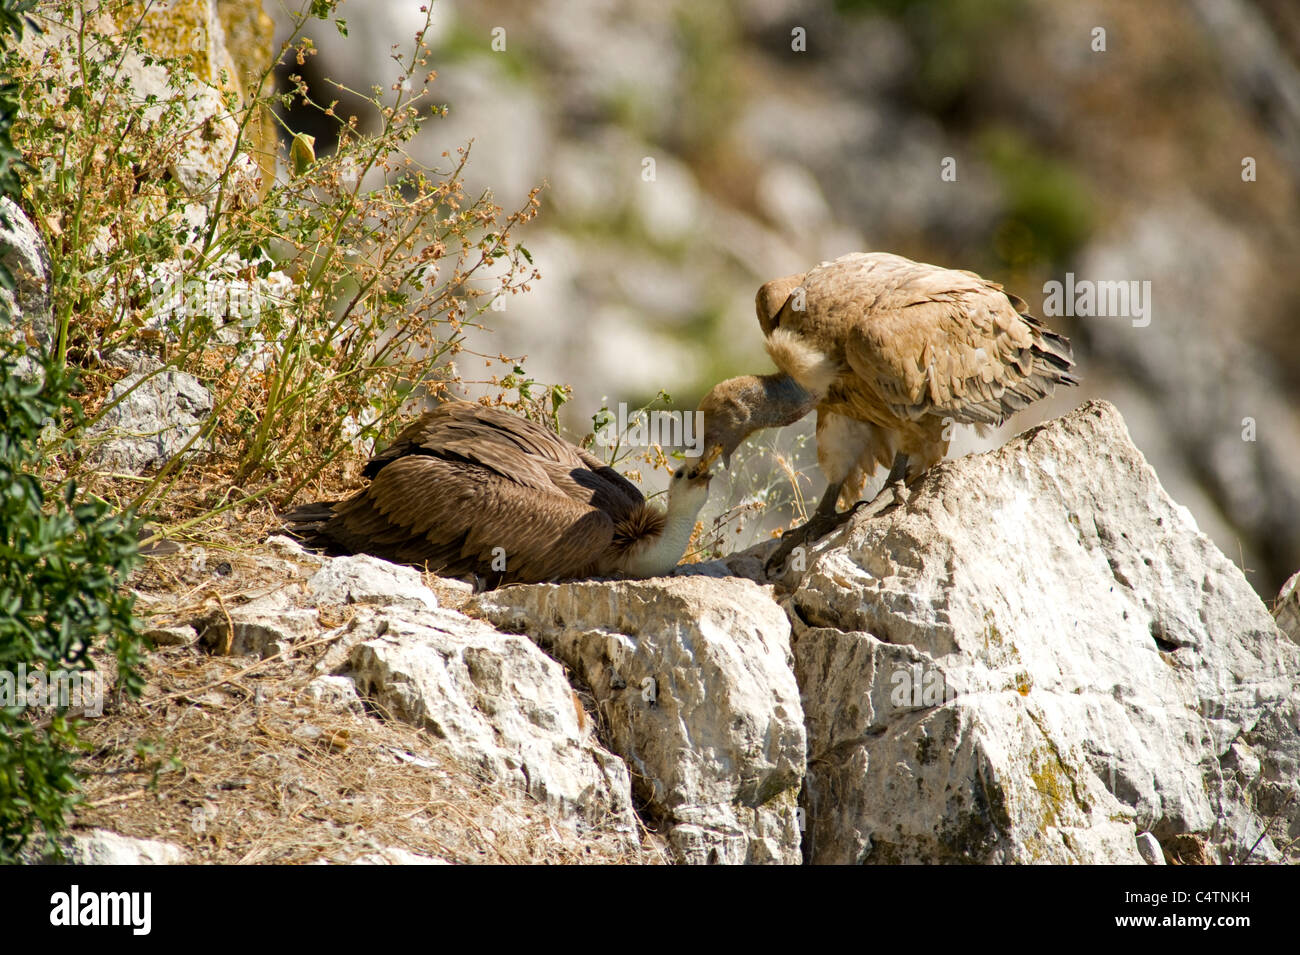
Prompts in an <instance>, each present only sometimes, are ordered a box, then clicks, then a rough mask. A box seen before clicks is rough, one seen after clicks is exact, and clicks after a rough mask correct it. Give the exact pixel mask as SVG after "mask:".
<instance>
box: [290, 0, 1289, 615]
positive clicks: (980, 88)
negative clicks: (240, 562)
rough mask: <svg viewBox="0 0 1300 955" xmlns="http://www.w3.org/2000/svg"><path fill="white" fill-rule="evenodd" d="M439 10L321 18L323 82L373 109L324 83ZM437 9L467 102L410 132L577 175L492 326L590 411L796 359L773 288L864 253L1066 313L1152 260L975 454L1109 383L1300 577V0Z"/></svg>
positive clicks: (1181, 474) (1254, 557) (1273, 578)
mask: <svg viewBox="0 0 1300 955" xmlns="http://www.w3.org/2000/svg"><path fill="white" fill-rule="evenodd" d="M287 2H289V3H293V2H294V0H287ZM420 3H421V0H347V2H346V3H345V4H344V6H343V7H342V8H341V9H340V11H339V12H338V16H341V17H343V18H345V19H346V20H347V24H348V32H349V34H350V35H349V37H348V38H346V39H345V38H343V37H341V36H340V35H339V34H338V32H337V31H336V29H335V27H334V25H333V24H332V23H328V22H326V23H320V24H319V25H313V28H312V29H311V30H309V31H308V33H309V35H311V36H312V37H313V39H314V40H315V42H316V44H317V46H318V47H319V48H320V50H321V53H320V55H319V56H318V57H316V58H314V59H312V60H310V61H308V63H307V64H306V66H305V67H303V68H302V71H305V75H306V76H307V77H308V79H309V80H310V81H311V83H312V85H313V89H314V90H316V91H317V95H318V96H319V98H322V99H325V100H329V99H335V98H343V99H344V103H343V107H342V108H341V109H340V112H343V113H345V114H346V107H347V101H346V98H344V97H343V96H342V94H340V93H339V92H337V91H334V90H332V88H330V87H328V86H327V85H326V84H325V83H324V80H323V78H324V77H327V76H328V77H331V78H333V79H335V80H337V81H339V82H341V83H342V84H343V85H345V86H347V87H351V88H352V89H356V90H368V89H369V88H370V87H371V86H372V85H374V84H380V85H382V86H385V87H386V86H388V85H389V84H390V83H391V82H392V81H393V79H394V77H395V75H396V72H397V67H396V65H395V64H394V62H393V60H392V59H391V53H392V47H393V45H394V44H398V45H400V46H402V47H405V46H408V45H409V44H410V42H411V40H412V38H413V35H414V33H415V31H416V30H417V29H418V28H419V26H420V24H421V23H422V22H423V14H421V13H420V12H419V11H420ZM273 7H274V5H268V9H271V11H272V12H273V13H274V10H273V9H272V8H273ZM434 15H435V23H436V30H435V35H434V36H433V38H432V39H433V41H434V62H433V64H432V65H433V66H434V68H435V69H436V70H437V71H438V74H439V75H438V78H437V80H436V81H435V85H434V90H435V99H437V100H438V101H440V102H445V103H446V104H447V105H448V106H449V112H448V115H447V116H446V117H445V118H441V119H436V120H433V121H431V122H430V123H429V124H428V125H427V127H426V129H425V131H424V132H423V133H422V135H421V138H419V139H418V140H416V141H415V142H414V143H412V144H411V150H412V154H413V155H414V156H415V157H416V158H418V159H419V160H420V161H422V162H425V163H428V164H431V165H439V164H442V165H445V163H446V160H445V159H442V158H440V157H441V154H442V153H443V151H444V150H448V151H451V152H452V154H453V155H454V152H455V148H456V147H457V146H459V145H463V144H464V143H465V142H467V141H469V140H471V139H472V140H473V141H474V145H473V148H472V153H471V161H470V164H469V181H470V183H471V185H474V186H477V187H484V186H490V187H491V188H492V189H493V190H494V192H495V194H496V196H497V199H498V201H499V202H500V203H501V204H502V205H504V206H506V207H507V208H513V207H517V206H518V205H520V204H521V203H522V202H523V201H524V199H525V197H526V195H527V192H528V190H529V188H530V187H532V186H534V185H537V184H541V183H546V185H547V188H546V189H545V191H544V192H543V194H542V203H543V205H542V214H541V215H540V216H539V217H538V219H537V220H536V221H535V222H534V223H532V224H531V225H530V226H529V227H528V229H527V230H526V231H525V232H524V233H523V234H522V235H521V236H520V238H521V239H522V241H523V242H524V244H525V245H526V246H527V247H528V248H529V249H530V250H531V252H532V253H533V256H534V258H535V260H536V262H537V264H538V265H539V267H540V268H541V271H542V280H541V281H540V282H537V283H535V284H534V286H533V288H532V291H531V292H530V293H529V294H527V295H524V296H517V297H513V298H511V299H509V301H508V307H507V309H506V310H505V311H503V312H500V313H490V315H489V318H490V319H491V320H492V325H493V329H494V330H493V332H492V334H491V335H490V336H489V337H486V338H483V339H481V340H480V341H478V342H477V345H478V347H479V348H480V349H481V350H482V351H484V352H487V353H489V354H496V353H498V352H504V353H506V354H511V355H526V356H527V364H526V368H527V371H528V374H529V375H530V376H531V377H533V378H536V379H538V380H540V381H546V382H565V383H568V384H569V385H571V386H572V387H573V391H574V400H573V401H572V403H571V404H570V405H568V406H566V408H565V418H564V422H565V424H566V426H567V427H568V428H569V429H571V430H572V431H573V432H576V433H577V434H582V433H585V432H586V431H588V430H590V427H591V417H590V416H591V415H592V413H593V412H594V411H596V410H597V409H598V408H600V407H601V405H602V404H608V405H609V407H611V408H617V405H618V403H619V402H626V403H627V405H628V406H629V407H632V408H635V407H637V406H639V405H641V404H644V403H645V402H646V401H648V400H650V399H652V398H653V397H654V396H655V394H656V393H657V392H658V391H659V390H660V389H663V390H666V391H667V392H668V393H669V394H670V395H671V399H672V407H674V408H680V409H687V408H693V407H694V405H695V403H696V401H697V400H698V399H699V397H700V396H701V395H702V394H703V393H704V391H705V390H706V389H707V388H708V387H709V386H710V385H711V384H713V383H714V382H716V381H717V380H719V379H721V378H723V377H727V376H730V375H734V374H740V373H745V372H765V371H768V370H770V369H771V365H770V362H769V361H768V359H767V357H766V356H765V354H764V352H763V347H762V340H761V336H760V334H759V330H758V326H757V323H756V321H755V318H754V311H753V295H754V292H755V290H756V289H757V286H758V285H759V284H760V283H761V282H763V281H766V280H767V279H770V278H774V277H777V276H780V275H785V274H789V273H794V272H800V271H803V270H805V269H807V268H809V267H811V266H812V265H815V264H816V263H817V262H819V261H821V260H823V259H830V258H835V257H837V256H839V255H842V254H844V253H846V252H852V251H863V250H888V251H894V252H898V253H901V254H903V255H907V256H910V257H912V258H915V259H919V260H922V261H928V262H933V263H936V264H939V265H945V266H950V267H956V268H966V269H971V270H974V271H977V272H979V273H981V274H983V275H985V276H987V277H989V278H992V279H994V280H996V281H999V282H1002V283H1003V284H1004V285H1006V286H1007V288H1008V289H1010V290H1012V291H1014V292H1016V293H1017V294H1019V295H1020V296H1021V297H1023V298H1025V299H1026V300H1027V301H1028V302H1029V303H1030V306H1031V310H1033V311H1035V312H1036V313H1038V314H1043V313H1044V308H1043V304H1044V298H1045V295H1044V284H1045V283H1047V282H1050V281H1061V282H1064V281H1065V279H1066V275H1067V273H1073V275H1074V276H1075V277H1076V278H1077V279H1089V280H1112V281H1126V282H1139V283H1141V282H1150V283H1151V284H1150V290H1151V291H1150V303H1149V304H1150V313H1149V317H1150V321H1149V323H1146V322H1145V321H1139V322H1135V321H1134V320H1132V319H1130V318H1127V317H1109V318H1106V317H1093V318H1088V317H1075V318H1071V317H1064V316H1061V317H1049V319H1048V321H1049V324H1051V325H1052V326H1053V327H1054V328H1057V329H1059V330H1061V331H1063V332H1065V333H1066V334H1067V335H1069V336H1070V337H1071V339H1072V340H1073V341H1074V343H1075V346H1076V358H1077V359H1078V363H1079V367H1080V377H1081V379H1082V381H1083V384H1082V386H1081V387H1080V388H1077V389H1070V390H1068V391H1064V392H1061V393H1058V395H1057V396H1056V397H1055V398H1054V399H1053V400H1052V401H1050V402H1043V403H1041V404H1040V405H1038V406H1035V407H1034V408H1032V409H1030V410H1029V411H1027V412H1026V413H1024V414H1023V415H1022V416H1020V417H1019V418H1017V419H1015V420H1014V421H1013V422H1010V423H1009V424H1008V425H1007V426H1006V427H1004V428H1003V429H1002V430H1001V431H1000V432H998V433H997V434H995V435H992V436H990V437H989V438H987V439H977V438H976V437H975V436H974V435H973V434H969V435H959V436H958V440H957V441H956V443H955V445H954V448H953V453H954V454H959V453H963V452H965V451H969V450H973V449H977V448H984V447H988V446H991V445H994V444H999V443H1001V442H1002V441H1004V440H1005V439H1006V438H1007V437H1008V436H1009V435H1011V434H1013V433H1015V432H1017V431H1020V430H1023V429H1024V428H1026V427H1028V426H1030V425H1032V424H1034V423H1036V422H1037V421H1039V420H1042V419H1045V418H1048V417H1053V416H1056V415H1059V414H1061V413H1062V412H1064V411H1066V410H1068V409H1069V408H1072V407H1074V406H1076V405H1078V404H1080V403H1082V402H1083V401H1085V400H1086V399H1088V398H1092V397H1101V398H1105V399H1107V400H1109V401H1111V402H1113V403H1114V404H1115V405H1117V406H1118V407H1119V409H1120V410H1121V411H1122V413H1123V416H1124V420H1125V421H1126V422H1127V423H1128V426H1129V428H1130V429H1131V431H1132V434H1133V438H1134V439H1135V441H1136V443H1137V445H1138V446H1139V447H1140V448H1141V449H1142V451H1143V452H1144V453H1145V454H1146V456H1147V457H1148V459H1149V460H1150V461H1151V463H1152V464H1153V466H1154V467H1155V469H1156V471H1157V472H1158V473H1159V475H1160V477H1161V480H1162V481H1163V483H1164V485H1165V487H1166V488H1168V490H1169V492H1170V494H1171V495H1172V496H1173V497H1174V499H1175V500H1177V501H1178V502H1180V503H1182V504H1184V505H1186V506H1187V507H1189V508H1190V509H1191V511H1192V513H1193V514H1194V515H1195V517H1196V520H1197V522H1198V524H1199V526H1200V527H1201V529H1202V530H1204V531H1205V532H1206V533H1207V534H1209V535H1210V537H1212V538H1213V539H1214V541H1215V542H1216V543H1217V544H1218V546H1219V547H1220V548H1221V549H1222V550H1223V551H1224V552H1225V553H1226V554H1228V555H1229V556H1230V557H1232V558H1233V559H1234V560H1236V561H1238V562H1239V563H1240V564H1241V566H1242V568H1243V569H1244V570H1245V572H1246V574H1247V577H1248V579H1249V580H1250V581H1251V582H1252V583H1253V584H1254V586H1255V588H1256V589H1257V590H1258V591H1259V592H1260V593H1261V594H1262V595H1264V596H1265V597H1266V598H1268V597H1271V596H1272V595H1273V594H1275V593H1276V592H1277V589H1278V587H1279V585H1280V584H1281V583H1282V581H1283V580H1285V579H1286V577H1288V576H1289V575H1290V574H1291V573H1292V572H1294V571H1295V570H1296V569H1297V568H1298V567H1300V415H1297V412H1296V410H1295V409H1296V401H1295V399H1296V397H1297V392H1300V323H1298V322H1297V321H1296V318H1297V313H1298V312H1300V271H1298V269H1297V263H1300V215H1298V213H1300V209H1298V205H1300V202H1298V199H1297V185H1300V8H1297V7H1296V6H1295V4H1294V2H1293V0H1191V2H1180V0H1148V2H1145V3H1142V4H1133V3H1128V2H1125V0H1077V2H1074V3H1069V4H1063V3H1059V2H1054V0H930V2H925V0H917V2H908V0H837V2H830V0H732V2H724V0H709V2H700V0H677V2H673V0H518V2H515V0H474V2H449V0H437V2H436V5H435V7H434ZM279 22H280V23H281V28H282V29H283V24H284V23H285V22H286V21H285V18H284V17H283V16H282V15H279ZM362 119H363V121H364V119H365V117H364V114H363V115H362ZM291 122H294V123H298V122H304V120H302V118H301V117H299V118H297V119H294V118H292V117H291ZM307 131H308V132H314V133H316V134H317V136H318V142H317V152H318V153H324V152H328V150H329V142H328V136H327V135H324V134H325V132H326V131H324V130H322V129H320V128H308V129H307ZM649 160H652V161H653V178H648V177H647V174H646V171H647V169H649V168H651V166H650V164H649V163H648V161H649ZM945 169H947V170H949V175H948V176H947V177H946V178H945V177H944V175H943V173H944V170H945ZM953 173H955V179H954V178H953ZM462 371H463V372H465V371H468V369H462ZM466 376H467V377H470V376H469V375H468V374H467V375H466ZM810 426H811V422H805V423H804V425H803V427H804V429H805V430H807V429H808V428H810ZM809 457H811V456H810V455H809ZM816 482H820V477H817V476H816V472H815V469H814V470H813V471H812V473H811V475H810V477H809V479H808V484H807V486H806V488H805V493H806V494H807V495H809V496H810V497H811V496H813V495H816V494H818V493H819V492H820V487H818V486H815V485H816ZM718 496H720V495H718Z"/></svg>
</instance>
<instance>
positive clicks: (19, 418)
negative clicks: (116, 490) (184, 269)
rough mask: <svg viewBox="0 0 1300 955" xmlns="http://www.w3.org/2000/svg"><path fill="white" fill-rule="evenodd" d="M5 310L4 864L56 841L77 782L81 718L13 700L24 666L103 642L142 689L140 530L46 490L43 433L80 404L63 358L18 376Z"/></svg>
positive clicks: (1, 403)
mask: <svg viewBox="0 0 1300 955" xmlns="http://www.w3.org/2000/svg"><path fill="white" fill-rule="evenodd" d="M8 318H9V317H8V316H0V674H6V673H7V674H9V678H8V683H7V689H8V691H9V692H10V693H11V694H13V698H11V699H3V698H0V704H5V703H8V704H11V705H0V863H4V862H9V861H12V859H13V857H14V855H15V854H16V853H17V851H18V850H19V849H21V848H22V846H23V845H24V844H25V843H26V842H27V841H28V840H29V839H30V838H31V836H32V834H33V832H34V831H35V830H36V829H37V827H38V826H39V828H40V830H41V831H42V832H43V834H44V836H45V839H46V840H47V842H48V843H50V844H51V845H52V844H53V838H54V836H55V835H56V834H57V833H58V832H59V830H60V829H61V828H62V827H63V823H64V816H65V814H66V813H67V811H68V809H69V808H70V807H71V805H72V802H73V800H74V799H75V796H76V791H77V784H76V779H75V777H74V776H73V773H72V761H73V759H74V758H75V757H76V755H77V737H76V723H75V720H74V719H72V718H70V717H69V715H68V713H67V712H66V708H59V707H55V708H53V709H50V708H48V707H47V708H42V709H41V711H40V712H36V711H34V710H33V709H32V708H30V707H26V706H20V705H17V699H18V698H17V694H16V693H13V691H14V690H15V689H17V688H18V686H19V683H18V675H19V674H20V672H21V671H20V667H21V668H22V669H23V670H26V671H27V672H28V673H30V672H32V671H34V670H38V669H39V670H43V671H45V673H52V672H53V671H57V670H63V671H69V670H72V671H87V670H90V669H93V666H94V664H93V662H92V660H91V658H90V655H89V654H90V650H91V648H92V647H95V646H97V645H105V646H107V648H108V649H109V650H110V651H111V652H112V653H114V655H115V656H116V661H117V668H118V669H117V679H118V687H119V689H121V690H123V691H125V692H127V693H128V694H130V695H136V694H138V693H139V691H140V688H141V682H140V677H139V675H138V673H137V670H136V667H137V665H138V662H139V653H140V637H139V633H138V626H137V624H136V621H135V619H134V617H133V615H132V598H131V597H130V596H129V595H128V594H127V593H126V591H125V590H124V589H123V588H122V587H121V583H122V580H123V578H124V577H125V575H126V574H127V573H128V572H129V571H130V569H131V567H132V566H133V565H134V563H135V560H136V554H137V546H136V537H135V534H134V533H133V529H132V527H131V523H130V521H129V519H125V518H121V517H118V516H115V515H112V514H110V513H109V512H108V506H107V504H105V503H104V502H103V501H100V500H97V499H90V500H86V499H82V500H78V496H77V488H76V485H75V483H73V482H72V481H68V482H66V483H65V484H64V486H63V487H61V488H54V489H52V490H53V491H54V493H47V489H46V486H45V482H44V481H43V480H42V477H43V468H44V461H45V454H46V449H45V447H44V446H43V435H44V436H48V435H49V433H50V432H51V431H52V430H54V429H53V427H52V425H53V422H55V421H59V420H63V419H64V418H72V419H75V418H76V417H78V416H79V415H80V413H81V409H80V406H79V405H78V404H77V403H76V401H75V399H72V398H71V397H70V396H69V393H68V392H69V386H70V379H69V376H68V375H67V374H66V373H65V372H64V371H63V369H61V368H60V367H59V366H58V365H57V364H56V363H54V362H52V361H46V362H45V364H44V374H43V375H35V376H31V375H29V376H27V377H22V376H20V375H19V374H18V373H17V371H18V362H17V359H18V358H19V357H21V356H22V355H23V353H24V352H25V346H24V342H23V339H22V337H21V336H20V335H19V334H17V333H16V330H15V329H13V328H12V326H11V325H10V323H9V321H8ZM37 717H41V718H40V719H38V718H37Z"/></svg>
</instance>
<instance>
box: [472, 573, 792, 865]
mask: <svg viewBox="0 0 1300 955" xmlns="http://www.w3.org/2000/svg"><path fill="white" fill-rule="evenodd" d="M466 610H467V612H469V613H472V614H475V615H479V616H482V617H484V618H486V619H488V620H490V621H491V622H492V623H493V624H495V625H496V626H497V627H499V628H501V629H505V630H514V631H523V632H526V633H528V634H529V635H530V636H532V637H533V638H534V639H536V640H538V641H539V642H540V643H541V644H542V645H543V646H545V647H547V648H548V649H549V650H550V651H551V652H552V653H554V654H555V655H556V656H557V657H558V658H559V659H560V660H562V661H563V662H564V663H565V664H566V665H567V666H569V667H570V668H572V669H573V671H574V673H575V675H576V676H577V678H578V680H579V681H580V682H581V683H582V684H584V685H586V686H587V687H589V688H590V689H591V691H592V693H594V694H595V696H596V700H597V703H598V706H599V712H600V714H601V718H602V722H603V724H604V726H605V727H606V732H607V734H608V739H609V741H610V745H611V746H612V748H613V749H614V751H615V752H617V753H619V754H620V755H621V756H622V757H623V758H624V759H625V760H627V762H628V764H629V765H630V766H631V768H632V771H633V778H634V779H635V780H636V781H637V791H638V796H639V797H640V799H641V800H642V801H643V802H644V803H646V804H647V806H648V810H649V812H650V813H651V814H652V815H653V816H655V817H658V818H659V819H660V820H662V822H663V823H664V824H665V825H666V826H667V828H668V839H669V842H670V844H671V845H672V846H673V848H674V850H675V851H676V853H677V855H678V857H679V858H680V859H682V860H683V861H686V862H692V863H702V862H724V863H739V862H784V863H789V862H797V861H798V859H799V829H798V819H797V813H796V805H795V804H796V799H797V796H798V793H799V787H800V784H801V781H802V777H803V770H804V749H805V746H804V743H805V740H804V726H803V712H802V709H801V707H800V704H799V689H798V686H797V685H796V684H795V681H794V675H793V673H792V672H791V655H790V624H789V622H788V621H787V620H786V618H785V616H784V615H783V614H782V612H781V610H780V608H779V607H778V606H777V605H776V603H775V602H774V601H773V600H772V598H771V596H770V593H769V592H768V591H765V590H764V589H763V588H761V587H759V586H758V585H756V584H754V583H753V582H751V581H747V580H739V579H712V578H709V577H706V576H688V577H682V578H661V579H655V580H644V581H620V582H582V583H566V584H538V585H532V586H518V587H507V588H504V589H502V590H497V591H493V592H491V593H487V594H480V595H478V596H477V597H474V598H473V599H472V600H470V601H469V603H468V604H467V605H466Z"/></svg>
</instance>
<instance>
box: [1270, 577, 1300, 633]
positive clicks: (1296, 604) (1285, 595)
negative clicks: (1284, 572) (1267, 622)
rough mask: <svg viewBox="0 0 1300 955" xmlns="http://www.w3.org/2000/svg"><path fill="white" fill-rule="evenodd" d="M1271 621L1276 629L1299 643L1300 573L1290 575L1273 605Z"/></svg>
mask: <svg viewBox="0 0 1300 955" xmlns="http://www.w3.org/2000/svg"><path fill="white" fill-rule="evenodd" d="M1273 619H1274V620H1276V621H1277V628H1278V629H1279V630H1281V631H1282V632H1283V633H1285V634H1286V635H1287V636H1288V637H1290V638H1291V639H1292V640H1293V641H1294V642H1295V643H1300V573H1296V574H1292V575H1291V577H1290V578H1289V579H1288V580H1287V582H1286V583H1285V584H1283V585H1282V589H1281V590H1280V591H1278V595H1277V600H1276V601H1274V603H1273Z"/></svg>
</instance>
